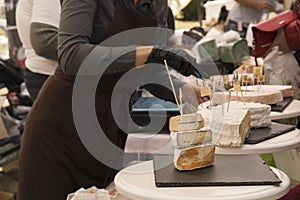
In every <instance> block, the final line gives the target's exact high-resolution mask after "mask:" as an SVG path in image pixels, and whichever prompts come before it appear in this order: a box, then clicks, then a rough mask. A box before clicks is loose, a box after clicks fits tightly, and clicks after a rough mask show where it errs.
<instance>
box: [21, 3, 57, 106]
mask: <svg viewBox="0 0 300 200" xmlns="http://www.w3.org/2000/svg"><path fill="white" fill-rule="evenodd" d="M60 9H61V8H60V2H59V0H55V1H47V0H19V1H18V4H17V9H16V24H17V30H18V33H19V36H20V39H21V41H22V44H23V47H24V48H25V55H26V69H25V72H24V79H25V84H26V87H27V89H28V92H29V94H30V97H31V99H32V100H35V99H36V97H37V95H38V93H39V90H40V89H41V87H42V86H43V84H44V82H45V81H46V79H47V78H48V76H49V75H52V74H54V71H55V69H56V68H57V66H58V63H57V36H58V26H59V18H60Z"/></svg>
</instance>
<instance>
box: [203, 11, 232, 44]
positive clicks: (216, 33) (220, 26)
mask: <svg viewBox="0 0 300 200" xmlns="http://www.w3.org/2000/svg"><path fill="white" fill-rule="evenodd" d="M227 17H228V10H227V9H226V6H222V8H221V11H220V15H219V18H218V22H217V24H215V25H214V26H213V27H212V28H211V29H210V30H209V31H208V32H207V34H206V35H205V37H207V38H212V39H217V38H218V37H220V36H221V35H222V34H223V33H224V25H225V23H226V21H227Z"/></svg>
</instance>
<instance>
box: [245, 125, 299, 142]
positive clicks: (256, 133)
mask: <svg viewBox="0 0 300 200" xmlns="http://www.w3.org/2000/svg"><path fill="white" fill-rule="evenodd" d="M295 128H296V127H295V126H294V125H288V124H279V123H275V122H272V125H271V127H266V128H256V129H251V131H250V134H249V136H248V137H247V138H246V140H245V144H257V143H260V142H263V141H266V140H268V139H271V138H274V137H276V136H279V135H282V134H284V133H288V132H290V131H292V130H294V129H295Z"/></svg>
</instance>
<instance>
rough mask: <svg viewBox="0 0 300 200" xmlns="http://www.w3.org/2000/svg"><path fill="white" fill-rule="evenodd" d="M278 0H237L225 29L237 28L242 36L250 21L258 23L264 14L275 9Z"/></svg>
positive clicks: (244, 35) (244, 34)
mask: <svg viewBox="0 0 300 200" xmlns="http://www.w3.org/2000/svg"><path fill="white" fill-rule="evenodd" d="M275 1H276V0H235V4H234V6H233V7H232V8H231V10H230V11H229V14H228V24H227V25H226V27H225V30H235V31H238V32H239V33H240V36H241V37H242V38H245V37H246V32H247V29H248V26H249V24H250V23H254V24H256V23H258V22H259V20H260V19H261V17H262V15H263V14H264V13H266V12H270V11H272V10H274V9H275V6H276V4H275Z"/></svg>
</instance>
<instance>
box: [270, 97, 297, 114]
mask: <svg viewBox="0 0 300 200" xmlns="http://www.w3.org/2000/svg"><path fill="white" fill-rule="evenodd" d="M293 100H294V97H284V98H283V101H282V102H279V103H277V104H273V105H271V111H276V112H283V111H284V109H285V108H286V107H287V106H288V105H289V104H290V103H291V102H292V101H293Z"/></svg>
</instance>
